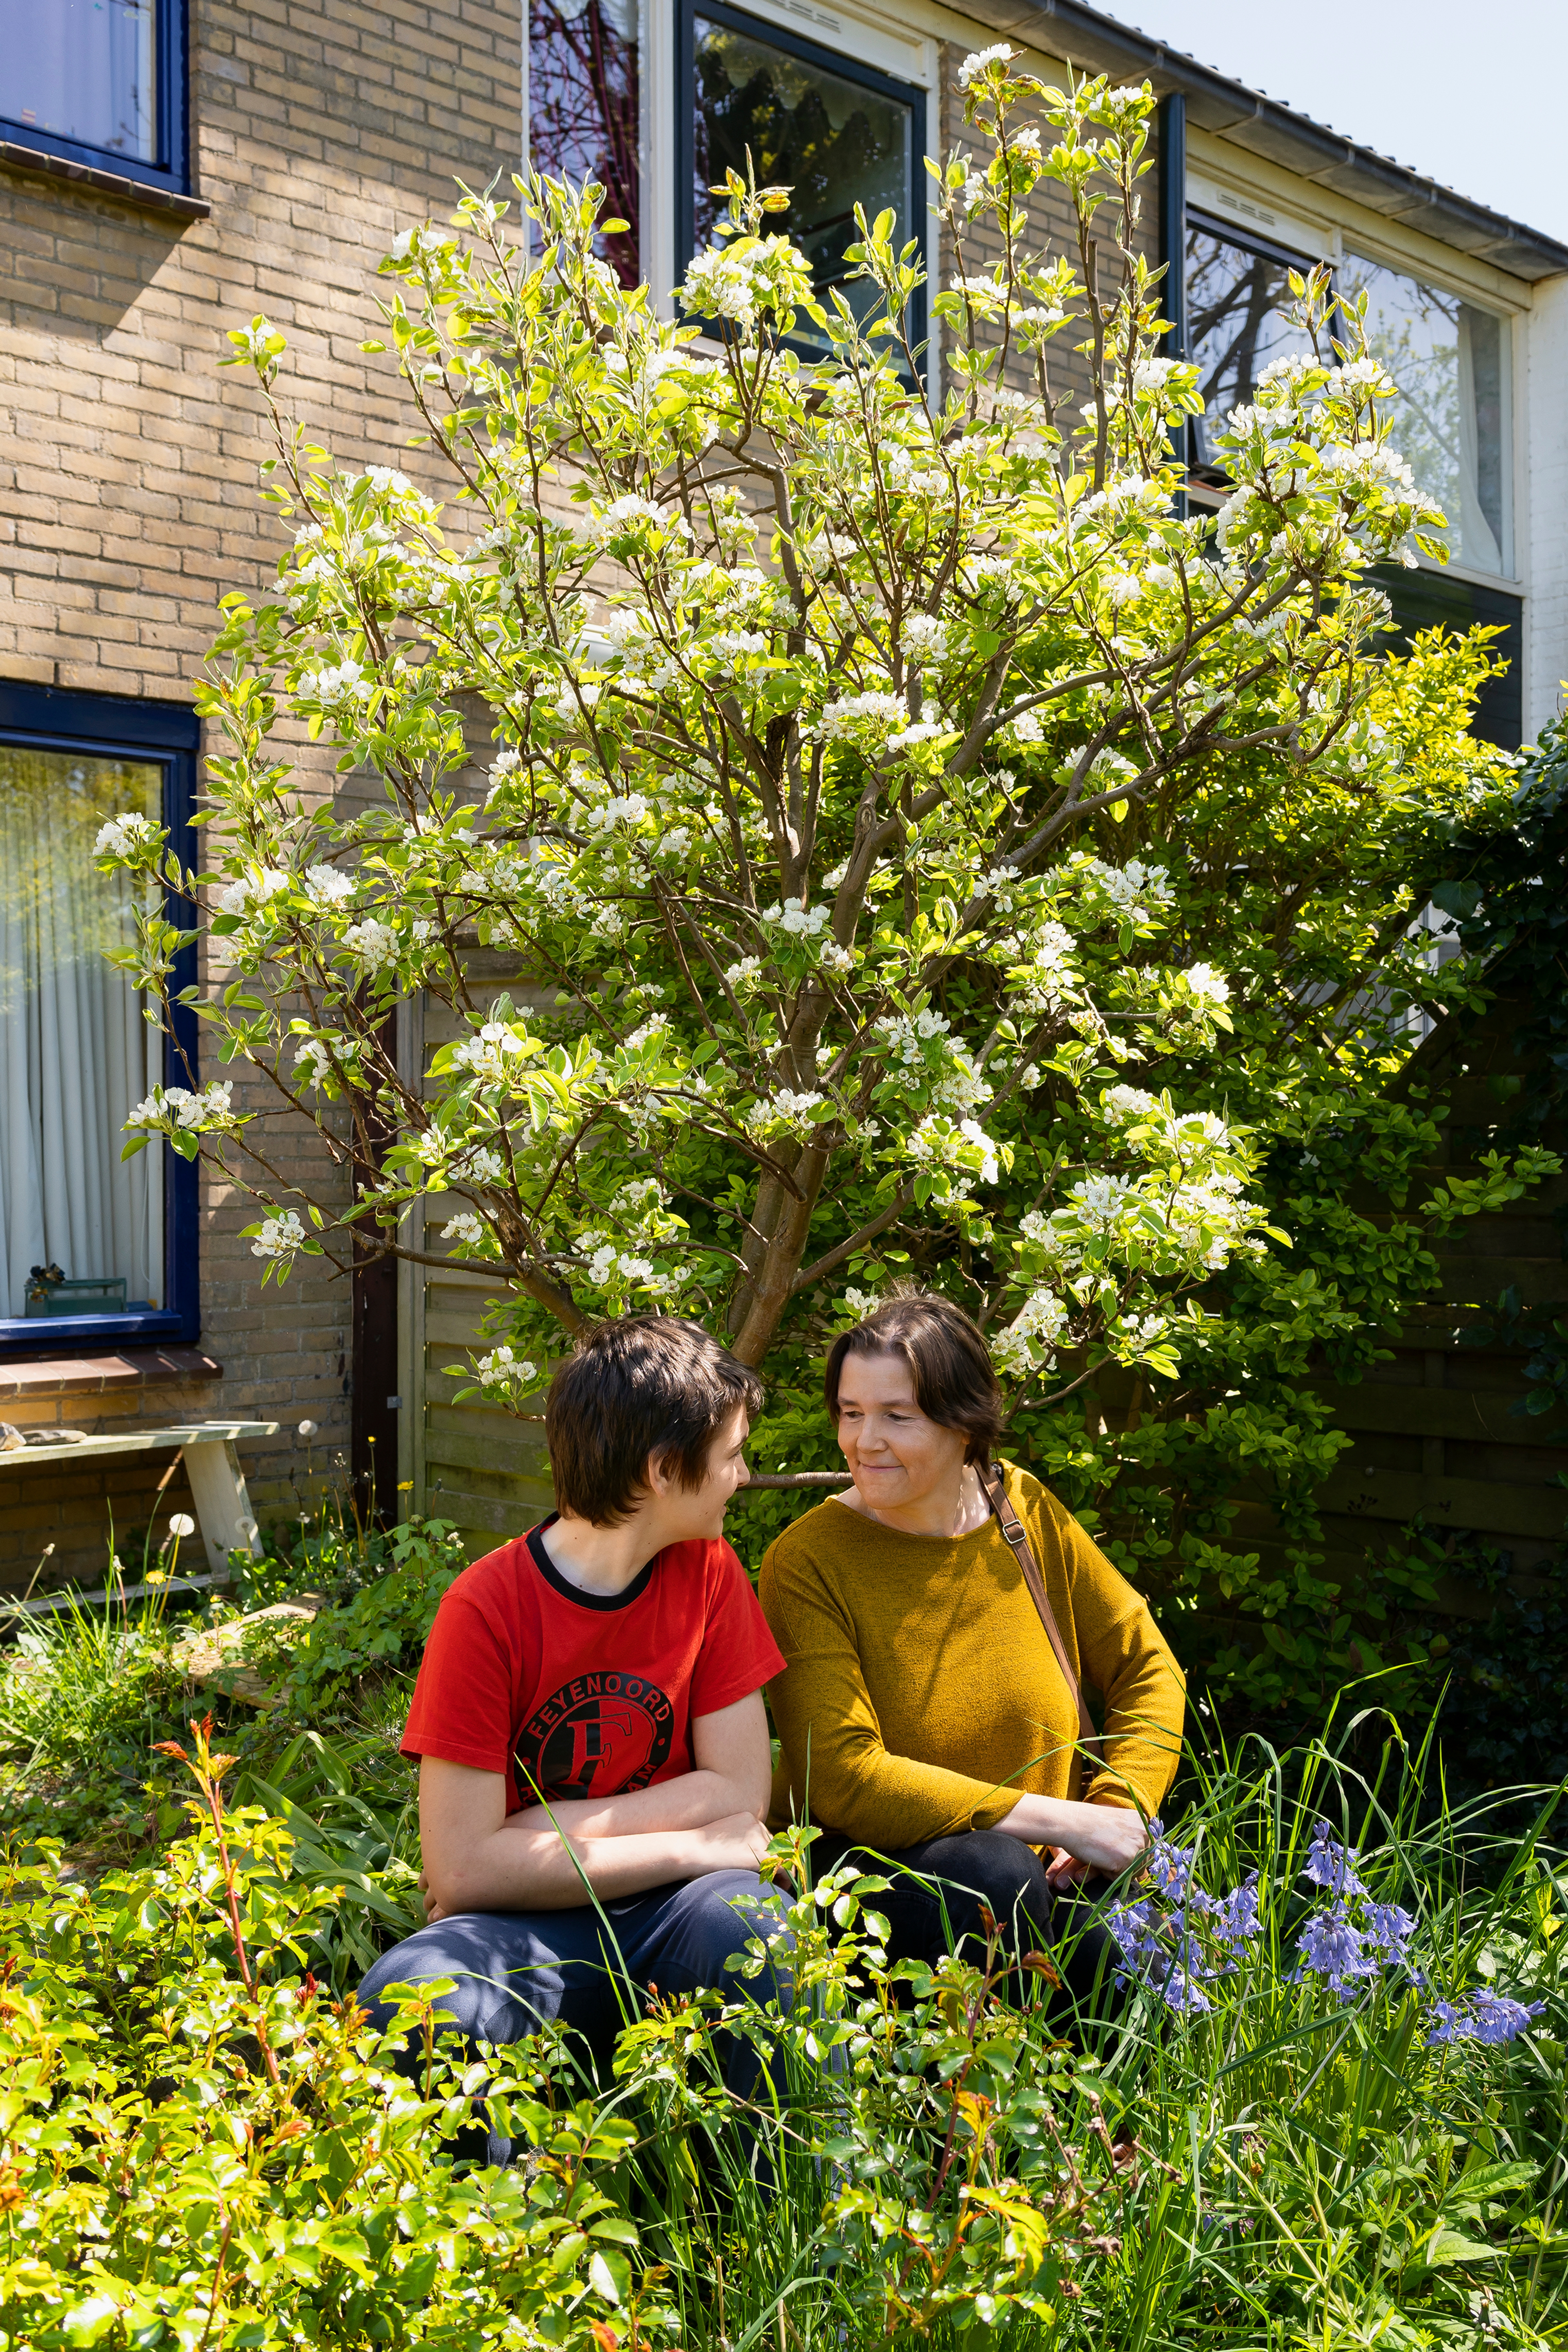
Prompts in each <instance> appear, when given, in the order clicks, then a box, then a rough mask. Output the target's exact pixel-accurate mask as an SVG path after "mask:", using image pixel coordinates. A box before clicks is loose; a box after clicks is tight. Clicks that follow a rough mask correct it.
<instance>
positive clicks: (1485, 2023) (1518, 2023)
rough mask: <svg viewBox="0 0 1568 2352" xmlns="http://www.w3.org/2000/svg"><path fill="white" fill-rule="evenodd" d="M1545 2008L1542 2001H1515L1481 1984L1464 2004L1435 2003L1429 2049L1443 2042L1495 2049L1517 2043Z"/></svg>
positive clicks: (1453, 2002)
mask: <svg viewBox="0 0 1568 2352" xmlns="http://www.w3.org/2000/svg"><path fill="white" fill-rule="evenodd" d="M1545 2006H1546V2003H1545V2002H1544V2001H1543V2000H1532V2001H1530V2002H1528V2003H1526V2002H1524V2001H1522V2000H1511V1999H1510V1996H1509V1995H1508V1994H1507V1993H1503V1992H1489V1991H1488V1990H1486V1988H1485V1986H1482V1985H1478V1986H1477V1988H1476V1990H1475V1991H1474V1992H1472V1993H1470V1994H1469V1995H1468V1997H1467V1998H1466V2000H1464V2001H1462V2002H1460V2001H1452V2000H1437V2001H1434V2002H1433V2004H1432V2014H1433V2018H1434V2021H1435V2022H1434V2024H1433V2027H1432V2031H1431V2032H1430V2033H1428V2035H1427V2036H1426V2045H1427V2048H1428V2049H1430V2048H1432V2047H1433V2046H1434V2045H1435V2044H1436V2043H1437V2042H1490V2043H1492V2044H1493V2046H1494V2047H1495V2046H1496V2045H1497V2044H1499V2043H1500V2042H1512V2041H1515V2040H1516V2039H1517V2038H1518V2036H1519V2035H1520V2034H1521V2033H1522V2032H1524V2029H1525V2027H1526V2026H1527V2025H1528V2024H1529V2023H1530V2021H1531V2018H1532V2017H1539V2016H1540V2014H1541V2012H1542V2010H1543V2009H1544V2008H1545Z"/></svg>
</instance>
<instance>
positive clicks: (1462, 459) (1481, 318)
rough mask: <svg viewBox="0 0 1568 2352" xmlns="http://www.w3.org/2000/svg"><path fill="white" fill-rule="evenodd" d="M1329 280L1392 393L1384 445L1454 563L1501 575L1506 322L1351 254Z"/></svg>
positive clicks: (1507, 538)
mask: <svg viewBox="0 0 1568 2352" xmlns="http://www.w3.org/2000/svg"><path fill="white" fill-rule="evenodd" d="M1336 280H1337V283H1338V286H1339V289H1340V292H1341V293H1342V295H1348V296H1353V295H1359V294H1364V295H1365V296H1366V331H1367V341H1368V342H1369V344H1370V345H1371V348H1372V350H1373V352H1375V354H1376V356H1377V357H1378V358H1379V359H1380V360H1381V361H1382V362H1383V363H1384V367H1385V368H1386V369H1387V370H1388V373H1389V374H1390V375H1391V376H1392V377H1393V378H1394V382H1395V383H1396V384H1397V385H1398V386H1399V401H1398V404H1397V408H1396V411H1395V415H1394V443H1395V446H1397V448H1398V450H1399V454H1400V456H1401V457H1404V458H1405V462H1406V463H1407V464H1408V466H1409V467H1410V470H1411V472H1412V473H1413V474H1414V475H1415V479H1416V481H1417V482H1418V483H1419V484H1420V486H1421V488H1422V489H1423V490H1425V491H1426V494H1427V496H1428V497H1429V498H1430V499H1432V500H1433V501H1434V502H1435V504H1436V505H1437V506H1440V507H1441V508H1442V509H1443V511H1444V513H1445V514H1446V515H1447V518H1448V528H1447V532H1446V533H1445V534H1444V536H1445V537H1446V538H1447V542H1448V548H1449V551H1450V553H1451V554H1452V556H1453V559H1454V561H1455V562H1456V563H1462V564H1463V565H1464V566H1465V568H1466V570H1467V571H1468V572H1490V573H1492V574H1494V575H1506V574H1508V573H1510V572H1512V570H1513V549H1512V531H1511V528H1510V526H1511V521H1512V516H1511V513H1510V497H1509V489H1510V483H1509V470H1510V447H1509V442H1510V435H1509V429H1508V426H1509V415H1510V371H1509V352H1510V340H1511V339H1510V334H1509V331H1508V323H1507V321H1506V320H1502V319H1500V318H1498V317H1497V316H1496V315H1495V313H1494V312H1492V311H1490V310H1478V309H1477V308H1476V307H1475V305H1474V304H1473V303H1470V302H1462V301H1461V300H1460V299H1459V297H1458V295H1457V294H1446V293H1444V292H1442V291H1441V290H1440V289H1438V288H1437V287H1436V286H1427V285H1425V284H1424V283H1423V282H1422V280H1421V279H1420V278H1407V277H1405V274H1404V273H1403V271H1401V270H1397V269H1385V268H1383V266H1382V265H1381V264H1380V263H1378V262H1375V261H1363V259H1362V258H1361V257H1360V256H1359V255H1358V254H1348V255H1347V256H1346V257H1345V260H1344V262H1343V264H1342V266H1341V268H1339V270H1338V271H1337V272H1336Z"/></svg>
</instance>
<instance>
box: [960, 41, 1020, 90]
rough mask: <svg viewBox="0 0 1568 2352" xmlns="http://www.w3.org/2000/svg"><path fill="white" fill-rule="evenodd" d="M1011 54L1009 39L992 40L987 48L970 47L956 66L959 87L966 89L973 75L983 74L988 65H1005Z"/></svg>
mask: <svg viewBox="0 0 1568 2352" xmlns="http://www.w3.org/2000/svg"><path fill="white" fill-rule="evenodd" d="M1012 54H1013V47H1012V44H1011V42H1009V41H994V42H993V43H992V45H991V47H989V48H988V49H971V51H970V53H969V55H968V56H967V57H966V58H964V60H963V64H962V65H961V66H960V67H959V68H958V86H959V88H960V89H968V88H969V85H970V83H971V82H972V81H973V80H974V79H975V77H976V76H977V75H979V74H984V72H985V71H986V70H987V68H989V67H991V66H1005V64H1006V63H1007V60H1008V59H1009V58H1010V57H1011V56H1012Z"/></svg>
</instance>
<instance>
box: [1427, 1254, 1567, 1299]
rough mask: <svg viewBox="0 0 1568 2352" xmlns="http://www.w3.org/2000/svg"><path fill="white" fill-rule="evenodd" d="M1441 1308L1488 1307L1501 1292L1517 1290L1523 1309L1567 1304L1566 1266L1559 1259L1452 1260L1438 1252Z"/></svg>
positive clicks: (1485, 1258)
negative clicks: (1444, 1306)
mask: <svg viewBox="0 0 1568 2352" xmlns="http://www.w3.org/2000/svg"><path fill="white" fill-rule="evenodd" d="M1436 1255H1437V1264H1438V1265H1439V1266H1440V1267H1441V1269H1442V1276H1443V1300H1444V1303H1445V1304H1465V1305H1470V1306H1475V1307H1491V1306H1492V1305H1493V1304H1494V1303H1495V1302H1496V1300H1497V1297H1498V1295H1499V1293H1500V1291H1504V1290H1517V1291H1518V1293H1519V1297H1520V1303H1521V1306H1523V1307H1548V1306H1554V1305H1557V1304H1560V1303H1562V1302H1564V1301H1568V1265H1563V1261H1562V1259H1561V1258H1544V1257H1503V1256H1498V1257H1479V1256H1475V1255H1467V1256H1464V1257H1459V1256H1456V1255H1454V1253H1453V1252H1452V1251H1447V1250H1439V1251H1438V1252H1437V1254H1436Z"/></svg>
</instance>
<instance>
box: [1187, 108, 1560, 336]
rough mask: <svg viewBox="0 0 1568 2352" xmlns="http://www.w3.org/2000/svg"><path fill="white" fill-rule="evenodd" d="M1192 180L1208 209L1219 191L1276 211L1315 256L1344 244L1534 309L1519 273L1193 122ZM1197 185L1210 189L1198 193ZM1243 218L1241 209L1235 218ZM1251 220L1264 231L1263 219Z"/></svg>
mask: <svg viewBox="0 0 1568 2352" xmlns="http://www.w3.org/2000/svg"><path fill="white" fill-rule="evenodd" d="M1187 185H1188V187H1189V189H1190V190H1192V191H1193V192H1194V194H1193V201H1194V203H1197V204H1200V205H1202V208H1203V209H1204V210H1205V212H1210V211H1213V210H1214V209H1215V205H1214V196H1215V194H1217V193H1218V192H1220V191H1229V192H1230V194H1232V195H1234V196H1236V197H1239V198H1242V199H1244V200H1250V201H1251V202H1252V203H1253V204H1255V205H1258V207H1260V208H1261V209H1262V210H1265V211H1268V212H1272V213H1273V214H1274V215H1276V216H1277V217H1278V218H1279V220H1280V221H1281V222H1282V223H1285V222H1289V223H1290V224H1291V226H1292V231H1293V236H1297V237H1301V238H1308V237H1310V238H1311V239H1312V240H1313V243H1312V246H1311V247H1310V255H1309V257H1310V258H1316V257H1318V256H1320V255H1321V256H1323V257H1329V256H1331V255H1335V254H1336V253H1337V251H1339V250H1341V249H1343V250H1348V251H1352V252H1355V253H1360V254H1364V255H1365V257H1366V258H1367V259H1368V260H1369V261H1380V262H1384V263H1385V264H1386V265H1387V266H1388V267H1389V268H1393V269H1403V270H1405V271H1406V272H1408V273H1410V274H1411V275H1413V276H1415V277H1418V278H1426V279H1427V280H1428V281H1429V282H1430V283H1431V284H1433V285H1435V286H1444V287H1448V288H1450V289H1452V290H1453V292H1454V293H1456V294H1462V295H1463V296H1464V298H1465V299H1466V300H1467V301H1474V302H1477V303H1479V305H1480V307H1481V308H1482V309H1483V310H1496V311H1499V312H1500V313H1501V314H1503V315H1504V316H1508V315H1510V314H1511V313H1513V312H1516V311H1520V310H1529V308H1530V305H1531V289H1530V287H1529V285H1528V284H1527V283H1526V281H1525V280H1524V279H1523V278H1510V276H1509V275H1508V272H1507V271H1506V270H1502V269H1495V268H1493V267H1492V265H1491V263H1490V262H1488V261H1479V260H1476V259H1475V258H1473V257H1471V256H1470V255H1469V254H1465V253H1459V252H1457V251H1456V250H1455V248H1454V247H1452V246H1450V245H1439V244H1438V243H1437V241H1436V238H1435V237H1430V236H1425V235H1423V233H1422V232H1421V230H1419V229H1415V228H1405V227H1403V226H1401V225H1400V224H1399V223H1398V222H1397V221H1391V220H1388V219H1386V218H1385V217H1384V215H1383V214H1382V213H1374V212H1373V211H1371V210H1370V209H1369V208H1368V207H1367V206H1366V205H1358V204H1357V203H1355V201H1354V200H1353V198H1352V197H1350V196H1342V195H1340V194H1338V193H1337V191H1335V190H1334V189H1331V188H1324V187H1320V186H1319V184H1318V183H1317V182H1316V181H1314V180H1304V179H1302V178H1300V175H1299V174H1298V173H1294V172H1287V171H1285V170H1284V169H1283V168H1282V167H1281V166H1280V165H1279V164H1278V163H1268V161H1267V160H1266V159H1265V158H1264V157H1263V156H1261V155H1253V154H1251V153H1249V152H1247V149H1245V148H1241V147H1235V146H1232V145H1231V144H1230V143H1229V142H1227V141H1226V140H1224V139H1219V138H1216V137H1215V134H1214V132H1213V131H1202V130H1200V129H1198V127H1197V126H1196V125H1195V124H1189V125H1188V128H1187ZM1199 188H1203V189H1206V190H1207V191H1209V192H1210V194H1207V195H1204V196H1200V195H1199V194H1197V193H1196V192H1197V190H1198V189H1199ZM1244 217H1245V216H1244V215H1241V214H1240V213H1239V212H1238V213H1237V222H1238V225H1239V224H1240V223H1241V221H1242V220H1243V218H1244ZM1254 226H1255V228H1257V229H1259V230H1261V229H1262V228H1263V224H1262V223H1261V221H1259V222H1257V223H1255V224H1254ZM1265 233H1266V234H1268V235H1270V236H1276V237H1277V241H1278V242H1279V243H1282V244H1289V243H1291V242H1292V241H1293V236H1292V235H1285V234H1283V233H1279V232H1275V231H1266V232H1265ZM1548 282H1550V281H1548Z"/></svg>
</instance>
